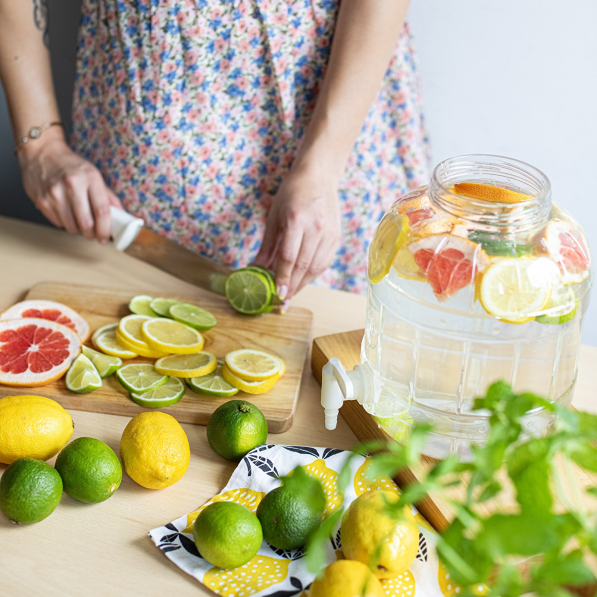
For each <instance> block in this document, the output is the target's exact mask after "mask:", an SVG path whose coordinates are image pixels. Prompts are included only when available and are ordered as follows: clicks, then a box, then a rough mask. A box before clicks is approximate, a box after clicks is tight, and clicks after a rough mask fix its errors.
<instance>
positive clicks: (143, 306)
mask: <svg viewBox="0 0 597 597" xmlns="http://www.w3.org/2000/svg"><path fill="white" fill-rule="evenodd" d="M151 301H153V297H152V296H147V295H146V294H138V295H137V296H134V297H133V298H132V299H131V302H130V303H129V309H130V311H131V313H134V314H135V315H147V316H148V317H156V315H157V313H156V312H155V311H154V310H153V309H152V308H151V307H150V306H149V305H150V303H151Z"/></svg>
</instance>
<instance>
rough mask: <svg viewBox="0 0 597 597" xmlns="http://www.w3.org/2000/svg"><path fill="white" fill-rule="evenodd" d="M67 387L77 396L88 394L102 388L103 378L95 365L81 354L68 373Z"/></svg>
mask: <svg viewBox="0 0 597 597" xmlns="http://www.w3.org/2000/svg"><path fill="white" fill-rule="evenodd" d="M66 387H67V388H68V389H69V390H70V391H71V392H77V394H87V393H88V392H93V390H97V389H98V388H101V387H102V378H101V377H100V375H99V373H98V372H97V369H96V368H95V366H94V365H93V363H92V362H91V361H90V360H89V359H88V358H87V357H86V356H85V355H84V354H80V355H79V356H78V357H77V358H76V359H75V360H74V361H73V362H72V363H71V366H70V369H69V370H68V371H67V373H66Z"/></svg>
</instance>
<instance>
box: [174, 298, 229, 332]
mask: <svg viewBox="0 0 597 597" xmlns="http://www.w3.org/2000/svg"><path fill="white" fill-rule="evenodd" d="M170 317H172V319H174V321H178V322H180V323H184V324H186V325H188V326H190V327H192V328H195V329H196V330H199V331H201V332H205V331H207V330H211V328H213V327H214V325H216V323H218V321H217V319H216V318H215V317H214V316H213V315H212V314H211V313H210V312H209V311H206V310H205V309H201V308H200V307H197V305H191V304H190V303H176V304H175V305H172V306H171V307H170Z"/></svg>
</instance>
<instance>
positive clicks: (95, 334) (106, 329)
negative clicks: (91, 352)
mask: <svg viewBox="0 0 597 597" xmlns="http://www.w3.org/2000/svg"><path fill="white" fill-rule="evenodd" d="M117 327H118V324H117V323H109V324H108V325H103V326H102V327H101V328H98V329H97V330H95V332H93V336H91V341H92V342H93V344H95V339H96V338H99V337H100V336H101V335H102V334H104V333H105V332H110V331H115V330H116V328H117Z"/></svg>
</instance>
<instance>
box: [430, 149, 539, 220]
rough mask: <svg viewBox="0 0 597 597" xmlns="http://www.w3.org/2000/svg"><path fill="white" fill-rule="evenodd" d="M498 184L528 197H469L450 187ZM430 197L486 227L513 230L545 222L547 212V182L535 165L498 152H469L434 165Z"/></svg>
mask: <svg viewBox="0 0 597 597" xmlns="http://www.w3.org/2000/svg"><path fill="white" fill-rule="evenodd" d="M463 182H469V183H479V184H485V185H492V186H497V187H502V188H505V189H507V190H510V191H514V192H516V193H522V194H524V195H529V196H530V197H531V199H528V200H526V201H522V202H520V203H497V202H492V201H485V200H482V199H472V198H469V197H465V196H463V195H458V194H456V193H454V192H453V191H452V189H453V187H454V185H455V184H457V183H463ZM429 191H430V192H429V195H430V199H431V201H432V202H433V203H434V204H435V205H437V206H438V207H440V208H441V209H443V210H444V211H446V212H448V213H450V214H451V215H453V216H456V217H458V218H461V219H465V220H469V221H471V222H475V223H476V224H477V225H481V226H484V227H487V229H491V228H497V229H500V228H502V227H512V226H515V227H516V229H517V230H524V229H529V228H534V227H539V226H542V225H544V224H546V223H547V221H548V219H549V215H550V212H551V183H550V181H549V179H548V178H547V176H546V175H545V174H544V173H543V172H541V170H539V169H538V168H535V167H534V166H531V165H530V164H527V163H525V162H522V161H520V160H515V159H513V158H508V157H505V156H500V155H490V154H469V155H462V156H458V157H454V158H449V159H447V160H444V161H443V162H440V163H439V164H438V165H437V166H436V167H435V169H434V171H433V174H432V177H431V182H430V183H429Z"/></svg>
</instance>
